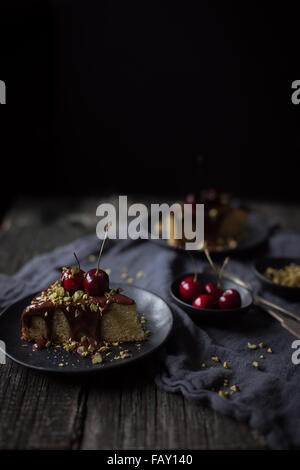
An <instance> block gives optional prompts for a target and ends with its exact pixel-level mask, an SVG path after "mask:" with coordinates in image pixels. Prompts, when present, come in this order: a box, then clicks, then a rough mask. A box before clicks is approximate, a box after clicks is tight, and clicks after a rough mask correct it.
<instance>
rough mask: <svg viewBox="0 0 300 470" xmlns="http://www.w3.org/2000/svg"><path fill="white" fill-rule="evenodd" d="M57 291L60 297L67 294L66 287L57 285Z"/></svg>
mask: <svg viewBox="0 0 300 470" xmlns="http://www.w3.org/2000/svg"><path fill="white" fill-rule="evenodd" d="M56 293H57V295H58V296H59V297H64V295H65V289H64V288H63V287H62V286H60V287H57V288H56Z"/></svg>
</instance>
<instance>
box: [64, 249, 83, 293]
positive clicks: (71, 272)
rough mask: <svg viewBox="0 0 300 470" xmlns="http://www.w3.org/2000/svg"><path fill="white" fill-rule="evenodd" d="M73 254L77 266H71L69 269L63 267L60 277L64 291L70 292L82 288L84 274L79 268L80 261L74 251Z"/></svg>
mask: <svg viewBox="0 0 300 470" xmlns="http://www.w3.org/2000/svg"><path fill="white" fill-rule="evenodd" d="M74 256H75V258H76V261H77V263H78V267H75V266H72V267H71V268H69V269H66V268H64V271H63V273H62V275H61V278H60V280H61V284H62V286H63V288H64V289H65V290H66V291H68V292H70V294H73V293H74V292H75V291H77V290H81V289H82V285H83V279H84V274H85V273H84V271H82V269H80V263H79V260H78V258H77V256H76V253H74Z"/></svg>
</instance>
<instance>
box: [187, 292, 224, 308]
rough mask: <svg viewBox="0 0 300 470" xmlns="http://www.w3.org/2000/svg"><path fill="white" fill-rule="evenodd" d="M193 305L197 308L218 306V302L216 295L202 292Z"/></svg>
mask: <svg viewBox="0 0 300 470" xmlns="http://www.w3.org/2000/svg"><path fill="white" fill-rule="evenodd" d="M193 307H197V308H218V303H217V300H216V298H215V296H213V295H210V294H202V295H199V297H197V298H196V299H195V300H194V302H193Z"/></svg>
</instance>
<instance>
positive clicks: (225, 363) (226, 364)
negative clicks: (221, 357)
mask: <svg viewBox="0 0 300 470" xmlns="http://www.w3.org/2000/svg"><path fill="white" fill-rule="evenodd" d="M223 367H224V369H230V367H229V364H228V362H226V361H225V362H224V363H223Z"/></svg>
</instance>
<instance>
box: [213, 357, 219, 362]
mask: <svg viewBox="0 0 300 470" xmlns="http://www.w3.org/2000/svg"><path fill="white" fill-rule="evenodd" d="M211 360H212V361H215V362H220V359H219V358H218V356H212V358H211Z"/></svg>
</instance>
